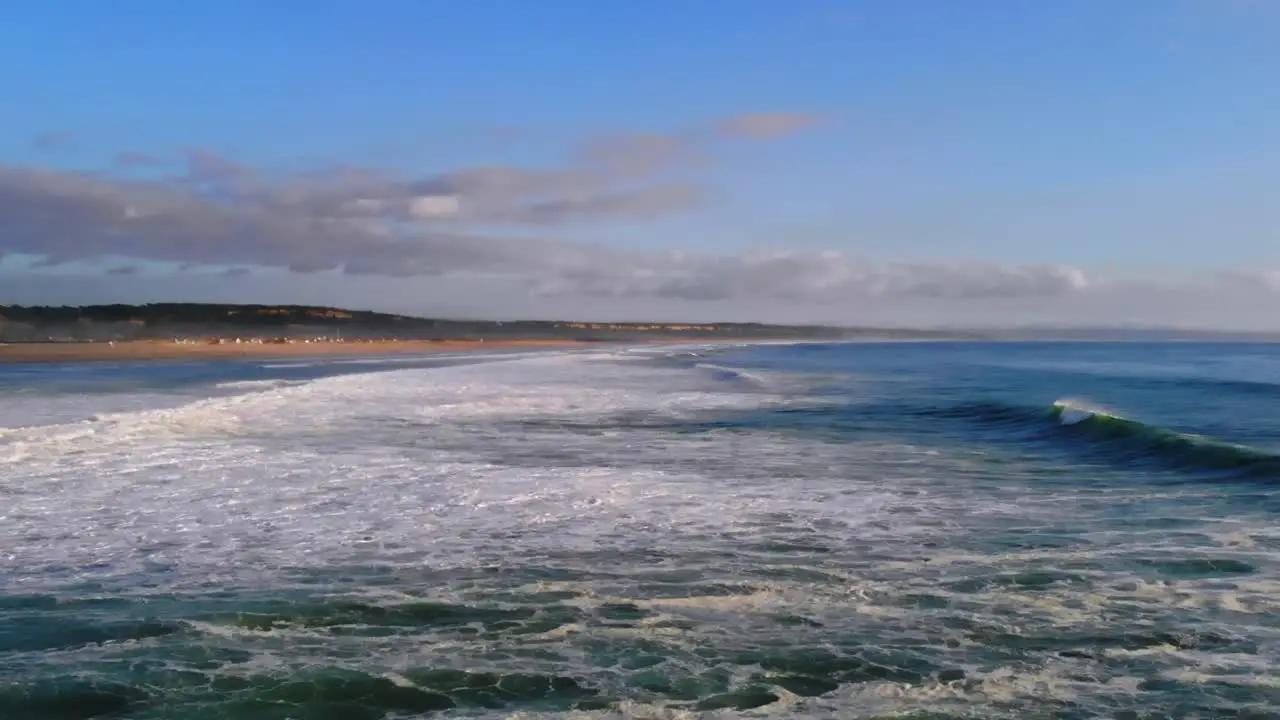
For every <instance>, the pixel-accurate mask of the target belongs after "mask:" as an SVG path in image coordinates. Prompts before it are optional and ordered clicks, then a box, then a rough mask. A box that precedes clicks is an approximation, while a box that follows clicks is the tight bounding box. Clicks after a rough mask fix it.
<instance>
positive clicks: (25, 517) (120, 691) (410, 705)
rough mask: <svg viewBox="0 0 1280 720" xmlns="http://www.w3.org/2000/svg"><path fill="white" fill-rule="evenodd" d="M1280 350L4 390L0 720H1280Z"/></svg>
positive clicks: (781, 359) (761, 359)
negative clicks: (774, 719) (1254, 717)
mask: <svg viewBox="0 0 1280 720" xmlns="http://www.w3.org/2000/svg"><path fill="white" fill-rule="evenodd" d="M1277 387H1280V350H1274V349H1272V348H1270V347H1269V346H1254V345H1229V346H1223V345H1194V344H1178V345H1143V346H1137V345H1119V344H1115V345H1105V346H1104V345H1090V344H1079V345H1070V344H1048V343H1041V344H1025V345H1018V344H1001V345H985V344H979V343H956V344H936V343H931V344H927V345H924V344H920V345H917V344H870V343H869V344H844V345H841V344H831V345H792V346H788V345H768V346H749V347H730V346H719V347H717V346H690V347H685V348H668V349H654V348H636V349H631V350H619V351H614V352H607V351H601V350H599V349H593V350H590V351H583V352H538V353H523V354H509V355H484V356H479V355H477V356H452V357H445V356H434V357H429V358H416V359H412V358H411V359H405V360H403V361H399V360H397V361H396V362H393V363H386V364H380V363H352V362H330V361H324V360H322V361H318V362H314V363H276V364H274V365H271V364H258V363H207V364H174V365H163V364H158V365H150V366H146V367H141V366H114V367H110V366H93V367H83V366H52V365H51V366H46V367H40V368H37V367H34V366H24V367H21V368H0V478H2V480H0V516H2V520H0V548H3V551H0V580H2V582H0V717H4V718H19V719H25V718H33V719H34V718H52V717H57V718H97V717H121V718H130V719H135V718H137V719H142V720H153V719H155V720H158V719H160V718H178V717H180V718H184V720H203V719H205V718H208V719H210V720H212V719H214V718H230V717H237V718H238V717H253V718H269V719H275V718H279V719H281V720H283V719H284V718H319V717H342V718H371V719H372V718H386V719H387V720H391V719H392V718H410V717H425V716H432V715H435V714H441V715H442V716H446V717H454V716H458V717H494V718H500V717H511V716H519V717H530V718H537V717H584V718H591V717H600V718H612V717H652V718H676V717H703V716H705V717H740V716H743V715H782V716H788V717H812V718H827V717H851V718H878V717H930V718H947V717H956V718H960V717H965V718H970V717H993V718H1024V717H1124V716H1132V717H1144V716H1187V717H1225V716H1231V715H1233V714H1234V715H1238V714H1240V712H1242V711H1243V710H1242V709H1246V708H1247V709H1248V711H1250V712H1255V713H1258V716H1259V717H1261V716H1270V715H1276V714H1280V695H1277V686H1276V682H1275V680H1274V668H1275V667H1276V665H1277V663H1280V621H1277V620H1276V618H1278V617H1280V530H1277V529H1276V516H1277V513H1278V512H1280V484H1278V483H1276V482H1274V481H1275V480H1276V479H1280V474H1278V473H1277V464H1278V463H1277V458H1278V457H1280V455H1278V454H1277V448H1280V414H1277V413H1276V412H1275V409H1274V407H1272V404H1273V403H1274V398H1275V397H1276V394H1275V393H1274V392H1271V391H1270V390H1269V388H1277Z"/></svg>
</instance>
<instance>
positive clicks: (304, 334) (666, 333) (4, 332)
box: [0, 303, 955, 343]
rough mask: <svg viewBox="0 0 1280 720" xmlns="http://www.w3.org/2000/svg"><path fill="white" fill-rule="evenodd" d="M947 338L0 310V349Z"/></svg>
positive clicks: (282, 312)
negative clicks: (168, 343) (167, 343)
mask: <svg viewBox="0 0 1280 720" xmlns="http://www.w3.org/2000/svg"><path fill="white" fill-rule="evenodd" d="M866 336H875V337H886V338H922V339H929V338H941V337H955V333H944V332H939V331H925V330H873V329H852V328H842V327H831V326H823V325H770V324H763V323H729V322H726V323H665V322H649V323H646V322H575V321H567V320H566V321H551V320H517V321H498V320H449V319H433V318H425V317H414V316H409V315H393V314H388V313H380V312H372V311H366V310H345V309H341V308H333V307H315V306H305V305H226V304H209V303H155V304H147V305H86V306H77V307H71V306H66V307H50V306H20V305H0V342H7V343H27V342H42V343H48V342H109V341H116V342H124V341H130V340H175V339H176V340H182V341H187V342H195V341H207V342H214V341H217V340H223V341H225V340H232V339H235V338H239V339H241V340H242V341H243V340H253V341H257V342H268V341H272V342H288V341H290V340H293V341H303V340H313V341H315V340H326V341H334V340H338V339H343V340H350V341H357V340H482V339H483V340H577V341H593V340H598V341H606V340H618V341H629V340H646V339H653V338H664V339H677V338H689V339H694V340H706V339H729V340H733V339H797V340H806V339H812V340H839V339H852V338H860V337H866Z"/></svg>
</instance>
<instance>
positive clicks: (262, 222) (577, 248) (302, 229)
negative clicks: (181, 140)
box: [0, 113, 1280, 307]
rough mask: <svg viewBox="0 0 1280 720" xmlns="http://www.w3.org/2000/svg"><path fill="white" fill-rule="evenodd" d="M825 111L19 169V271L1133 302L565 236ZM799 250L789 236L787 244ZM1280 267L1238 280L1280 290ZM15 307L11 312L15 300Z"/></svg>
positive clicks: (1058, 283)
mask: <svg viewBox="0 0 1280 720" xmlns="http://www.w3.org/2000/svg"><path fill="white" fill-rule="evenodd" d="M818 122H819V118H817V117H816V116H813V115H809V114H801V113H761V114H748V115H740V116H735V117H730V118H721V119H717V120H714V121H711V122H709V123H707V124H705V125H703V126H700V127H695V128H687V129H683V130H679V131H676V132H671V133H653V132H646V133H639V132H633V133H611V134H602V135H599V136H595V137H590V138H587V139H585V140H583V141H582V142H581V143H579V144H578V145H577V146H576V147H574V148H573V149H572V151H571V152H570V153H568V155H567V157H566V158H565V159H564V161H563V162H562V163H560V164H559V165H557V166H553V167H533V166H527V167H526V166H516V165H485V166H474V167H461V168H453V169H448V170H444V171H441V172H437V173H433V174H426V175H421V176H404V175H400V174H396V173H392V172H388V171H384V170H379V169H375V168H362V167H345V166H344V167H334V168H328V169H324V170H311V171H304V172H281V171H279V170H274V169H270V168H263V167H255V166H252V165H249V164H245V163H242V162H239V161H237V160H235V159H233V158H230V157H227V156H224V155H221V154H218V153H215V152H212V151H209V150H200V149H197V150H190V151H187V152H185V153H184V154H183V155H182V156H180V157H177V158H169V157H165V156H162V155H159V154H153V153H149V152H143V151H139V150H126V151H121V152H119V153H117V154H116V155H115V157H114V161H113V162H112V163H111V165H110V167H109V168H108V169H105V170H92V171H81V172H73V171H66V170H52V169H45V168H39V167H25V166H17V165H6V164H0V260H3V259H4V258H5V257H6V256H21V257H25V258H34V259H35V264H36V265H38V266H39V267H42V268H57V267H59V266H68V265H76V266H83V265H85V264H91V265H96V266H100V267H101V274H102V275H103V276H105V277H109V278H114V279H115V280H116V281H117V282H121V281H125V278H127V279H128V280H127V281H128V282H133V281H134V280H135V279H136V276H137V275H138V274H139V272H140V271H139V268H138V264H139V263H143V264H145V263H148V262H152V263H154V262H164V263H172V264H174V265H176V266H178V267H181V268H184V269H199V268H212V269H214V270H215V271H216V272H217V273H218V274H219V275H220V276H221V277H223V278H224V279H230V278H234V277H239V276H242V275H244V274H246V273H249V272H250V271H249V270H248V268H260V269H268V270H284V271H288V272H290V273H293V274H295V275H303V276H307V275H315V274H319V273H326V274H328V273H332V274H338V275H342V276H346V277H348V278H384V279H388V280H389V279H397V281H411V280H414V279H419V280H421V279H426V278H430V279H431V280H432V282H436V281H439V280H440V279H444V278H447V279H449V280H451V281H454V282H457V281H467V280H468V279H470V280H473V281H480V280H483V281H484V282H486V283H492V282H494V281H501V282H503V283H505V286H506V287H509V288H516V289H517V290H519V292H521V293H523V294H524V295H525V296H526V297H529V298H540V299H542V301H545V302H550V303H554V302H555V301H556V299H558V298H579V299H581V298H595V299H598V300H600V301H602V302H604V301H607V302H620V301H624V300H631V301H636V300H643V301H649V302H658V301H673V302H675V301H678V302H684V303H689V302H694V303H710V304H725V303H738V304H741V305H749V306H752V307H760V306H761V305H764V304H768V303H776V304H784V305H794V306H805V307H842V306H848V305H850V304H857V303H862V304H866V303H869V302H872V301H877V302H879V301H888V300H900V301H912V302H933V303H935V304H938V303H942V304H943V305H946V304H955V303H970V304H972V303H984V302H988V301H1005V302H1007V301H1010V300H1017V301H1023V302H1028V301H1035V302H1046V301H1053V300H1056V299H1063V298H1071V297H1077V296H1081V295H1084V294H1088V293H1099V292H1104V291H1105V292H1113V291H1114V289H1115V288H1114V286H1115V284H1116V282H1117V280H1116V279H1115V278H1107V277H1101V276H1097V275H1094V274H1091V273H1089V272H1086V271H1085V270H1083V269H1080V268H1076V267H1071V266H1066V265H1052V264H1044V265H1010V264H1001V263H996V262H984V261H959V260H955V261H943V260H939V261H917V262H889V263H883V262H881V263H876V262H871V261H868V260H866V259H864V258H860V257H857V256H855V255H851V254H848V253H842V252H834V251H816V250H815V251H809V250H805V251H801V250H769V249H761V250H753V251H749V252H742V253H740V254H736V255H725V254H721V255H715V254H705V253H702V254H700V253H694V252H670V251H666V252H645V251H637V250H623V249H620V248H617V247H613V246H609V245H605V244H588V243H582V242H573V241H570V240H567V239H564V238H565V237H566V236H569V235H572V234H573V232H574V231H578V232H580V231H582V230H583V229H584V228H585V229H587V230H589V231H594V232H601V233H607V232H608V228H609V227H610V226H611V225H618V224H634V223H638V222H643V221H647V220H654V219H661V218H667V217H672V216H677V215H680V214H685V213H690V212H693V211H696V210H699V209H701V208H704V207H705V206H707V205H709V204H711V203H712V202H714V199H715V193H714V192H712V190H711V189H710V188H708V187H707V185H706V184H705V182H704V181H703V174H704V173H703V171H704V169H705V168H707V167H709V166H712V165H714V163H716V162H717V160H718V158H720V157H721V156H723V155H724V154H725V153H727V152H736V151H737V150H738V149H747V148H749V146H751V145H753V144H756V143H762V142H773V141H777V140H780V139H782V138H785V137H787V136H789V135H793V134H796V133H800V132H804V131H806V130H808V129H810V128H812V127H813V126H814V125H815V124H817V123H818ZM779 240H780V244H784V245H785V238H780V239H779ZM1277 278H1280V275H1278V274H1276V273H1269V272H1267V271H1249V272H1244V273H1236V274H1235V275H1232V276H1231V277H1226V276H1223V277H1221V278H1218V281H1221V282H1224V283H1226V284H1236V285H1247V286H1250V287H1254V288H1256V289H1259V290H1262V291H1267V292H1276V291H1280V279H1277ZM3 300H4V299H3V298H0V301H3Z"/></svg>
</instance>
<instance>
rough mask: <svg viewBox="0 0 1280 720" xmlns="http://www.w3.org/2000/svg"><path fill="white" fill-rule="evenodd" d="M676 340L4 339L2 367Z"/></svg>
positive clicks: (403, 352) (466, 349)
mask: <svg viewBox="0 0 1280 720" xmlns="http://www.w3.org/2000/svg"><path fill="white" fill-rule="evenodd" d="M664 342H674V340H667V339H665V338H664V339H662V340H639V341H631V342H623V341H617V342H614V341H591V340H570V339H566V340H561V339H510V340H462V339H459V340H370V341H349V342H334V341H312V342H295V343H287V344H284V343H261V344H257V343H234V342H224V343H218V344H215V343H176V342H173V341H171V340H122V341H117V342H68V343H52V342H36V343H7V344H5V343H0V365H5V364H23V363H33V364H34V363H78V362H147V361H152V360H220V359H226V360H235V359H252V358H288V357H299V358H305V357H335V356H368V355H374V356H377V355H402V354H417V353H424V354H425V353H436V352H468V351H490V350H514V349H520V348H589V347H594V346H616V345H629V344H636V345H639V344H649V343H664Z"/></svg>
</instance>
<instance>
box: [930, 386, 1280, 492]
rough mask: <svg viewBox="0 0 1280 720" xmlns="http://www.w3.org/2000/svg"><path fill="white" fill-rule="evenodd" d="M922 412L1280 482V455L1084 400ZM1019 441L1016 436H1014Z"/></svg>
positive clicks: (1099, 451) (1142, 459)
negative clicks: (1164, 425) (1143, 419)
mask: <svg viewBox="0 0 1280 720" xmlns="http://www.w3.org/2000/svg"><path fill="white" fill-rule="evenodd" d="M920 414H922V415H925V416H929V417H934V418H946V419H959V420H968V421H974V422H978V423H981V424H984V425H987V426H992V427H998V428H1000V429H1001V430H1003V431H1007V432H1010V433H1021V437H1018V439H1036V440H1048V441H1056V442H1063V443H1069V444H1072V445H1074V446H1076V447H1079V448H1081V449H1083V450H1085V451H1088V452H1090V453H1092V454H1095V455H1098V456H1101V457H1105V458H1106V459H1108V460H1111V461H1115V462H1121V463H1126V464H1129V463H1132V464H1152V465H1160V466H1163V467H1167V468H1171V469H1179V470H1190V471H1203V472H1216V473H1222V474H1225V475H1226V476H1228V477H1241V478H1254V479H1272V478H1274V479H1280V454H1278V453H1273V452H1268V451H1266V450H1262V449H1258V448H1253V447H1249V446H1247V445H1241V444H1237V443H1230V442H1225V441H1222V440H1217V439H1214V438H1210V437H1205V436H1203V435H1198V434H1195V433H1189V432H1182V431H1178V430H1174V429H1171V428H1167V427H1162V426H1160V425H1154V424H1151V423H1147V422H1144V421H1142V420H1137V419H1134V418H1130V417H1126V416H1124V415H1122V414H1120V413H1118V412H1115V411H1112V410H1109V409H1106V408H1104V407H1102V406H1100V405H1097V404H1094V403H1090V402H1088V401H1085V400H1079V399H1070V398H1064V399H1061V400H1058V401H1056V402H1054V403H1053V404H1052V405H1051V406H1050V407H1048V408H1036V407H1028V406H1022V405H1016V404H1007V403H998V402H979V403H966V404H961V405H956V406H952V407H944V408H930V409H928V410H925V411H923V412H921V413H920ZM1015 437H1017V436H1016V435H1015Z"/></svg>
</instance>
